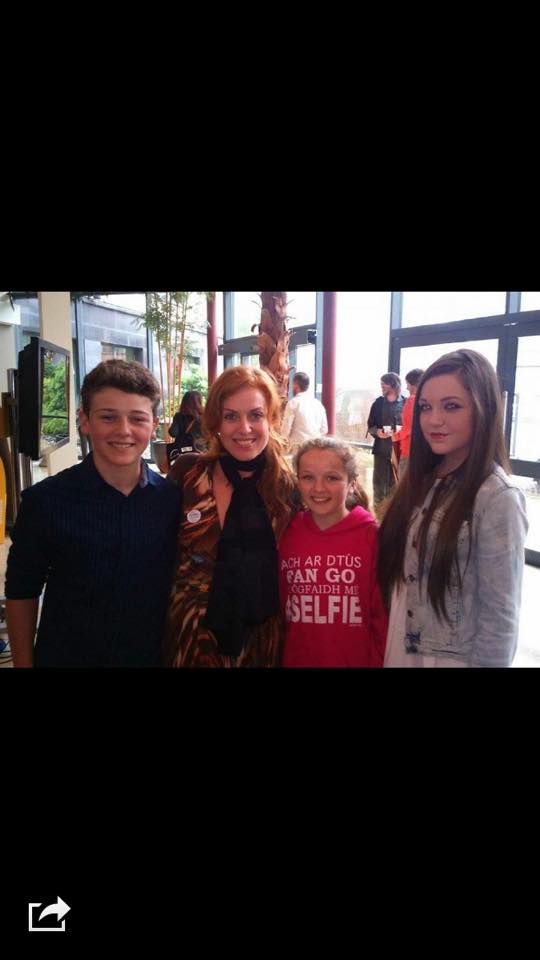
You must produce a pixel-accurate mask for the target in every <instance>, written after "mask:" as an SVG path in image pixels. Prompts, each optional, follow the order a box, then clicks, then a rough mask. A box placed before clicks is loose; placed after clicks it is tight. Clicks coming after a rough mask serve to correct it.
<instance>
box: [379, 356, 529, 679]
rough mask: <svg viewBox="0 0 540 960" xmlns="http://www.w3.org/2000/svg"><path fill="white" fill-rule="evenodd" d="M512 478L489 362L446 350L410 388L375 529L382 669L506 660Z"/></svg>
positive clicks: (516, 544)
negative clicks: (383, 630) (394, 482)
mask: <svg viewBox="0 0 540 960" xmlns="http://www.w3.org/2000/svg"><path fill="white" fill-rule="evenodd" d="M509 472H510V468H509V465H508V460H507V456H506V451H505V446H504V438H503V432H502V409H501V395H500V389H499V384H498V380H497V375H496V373H495V371H494V369H493V367H492V366H491V364H490V363H489V362H488V361H487V360H486V359H485V357H483V356H482V355H481V354H479V353H476V352H475V351H474V350H456V351H454V352H453V353H448V354H445V355H444V356H443V357H440V359H439V360H436V361H435V363H433V364H432V365H431V366H430V367H429V368H428V369H427V370H426V372H425V374H424V376H423V377H422V379H421V381H420V384H419V386H418V391H417V402H416V406H415V411H414V418H413V428H412V441H411V451H410V461H409V469H408V470H407V472H406V474H405V476H404V477H403V479H402V480H401V482H400V483H399V486H398V487H397V489H396V492H395V495H394V496H393V498H392V500H391V501H390V503H389V505H388V508H387V510H386V512H385V516H384V519H383V522H382V524H381V528H380V531H379V579H380V584H381V588H382V592H383V595H384V598H385V601H386V604H387V606H389V607H390V624H389V630H388V642H387V647H386V656H385V664H384V665H385V666H389V667H390V666H412V667H435V666H444V667H454V666H457V667H467V666H476V667H507V666H510V664H511V663H512V660H513V658H514V655H515V652H516V646H517V638H518V626H519V608H520V601H521V581H522V575H523V563H524V545H525V537H526V533H527V527H528V524H527V518H526V514H525V497H524V496H523V493H522V492H521V491H520V490H518V489H517V487H515V486H513V485H512V483H511V481H510V478H509Z"/></svg>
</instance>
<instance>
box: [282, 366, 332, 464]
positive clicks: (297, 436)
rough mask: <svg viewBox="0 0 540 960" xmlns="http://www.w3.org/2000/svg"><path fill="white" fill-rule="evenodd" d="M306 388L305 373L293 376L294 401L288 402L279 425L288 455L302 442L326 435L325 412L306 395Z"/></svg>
mask: <svg viewBox="0 0 540 960" xmlns="http://www.w3.org/2000/svg"><path fill="white" fill-rule="evenodd" d="M308 387H309V377H308V375H307V373H297V374H295V377H294V380H293V393H294V399H293V400H289V402H288V404H287V406H286V407H285V413H284V414H283V423H282V424H281V435H282V437H284V439H285V440H287V442H288V452H289V453H294V451H295V450H296V448H297V447H299V446H300V444H301V443H303V442H304V440H309V439H310V438H311V437H321V436H324V435H325V434H327V433H328V421H327V419H326V410H325V409H324V407H323V405H322V403H321V402H320V401H319V400H316V399H315V397H310V396H308V395H307V393H306V390H307V388H308Z"/></svg>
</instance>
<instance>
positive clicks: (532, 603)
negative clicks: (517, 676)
mask: <svg viewBox="0 0 540 960" xmlns="http://www.w3.org/2000/svg"><path fill="white" fill-rule="evenodd" d="M527 507H528V505H527ZM538 543H539V541H538V540H537V544H538ZM539 588H540V571H539V570H538V568H537V567H533V566H529V565H528V564H525V569H524V571H523V589H522V592H521V610H520V614H519V639H518V648H517V652H516V656H515V659H514V662H513V664H512V666H513V667H540V633H539V631H538V590H539Z"/></svg>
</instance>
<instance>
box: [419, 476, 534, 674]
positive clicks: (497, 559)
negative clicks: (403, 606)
mask: <svg viewBox="0 0 540 960" xmlns="http://www.w3.org/2000/svg"><path fill="white" fill-rule="evenodd" d="M442 482H443V481H441V480H436V481H435V483H434V485H433V486H432V487H431V489H430V491H429V493H428V495H427V497H426V499H425V501H424V503H423V504H422V505H421V506H420V507H418V508H417V509H416V510H415V512H414V513H413V516H412V518H411V523H410V526H409V532H408V536H407V548H406V553H405V564H404V572H405V581H406V589H407V619H406V637H405V644H406V649H407V653H410V654H412V655H414V654H415V653H419V654H427V655H431V656H440V657H450V658H456V659H458V660H465V661H466V662H467V663H468V664H469V665H470V666H473V667H508V666H510V664H511V663H512V660H513V658H514V655H515V652H516V647H517V639H518V628H519V609H520V603H521V581H522V576H523V564H524V559H525V554H524V547H525V537H526V535H527V529H528V521H527V516H526V512H525V497H524V495H523V493H522V492H521V490H519V489H518V488H517V487H515V486H513V484H512V481H511V478H510V477H509V476H508V475H507V474H506V473H505V472H504V470H503V469H502V468H501V467H499V466H498V465H496V464H494V468H493V472H492V473H491V474H490V476H489V477H488V478H487V480H485V481H484V483H483V484H482V486H481V487H480V489H479V491H478V493H477V495H476V499H475V502H474V508H473V513H472V518H471V521H466V522H465V523H464V524H463V525H462V527H461V530H460V532H459V536H458V549H457V553H458V561H459V569H460V571H461V574H462V589H461V590H460V589H459V582H458V576H457V571H455V570H454V571H453V572H452V576H451V582H450V588H449V589H447V591H446V597H445V601H446V610H447V613H448V616H449V620H450V622H448V621H446V620H445V619H444V618H442V619H441V620H439V619H438V617H437V615H436V613H435V611H434V610H433V607H432V606H431V603H430V601H429V598H428V597H427V575H426V573H425V572H424V577H423V579H422V585H421V588H420V585H419V580H418V551H417V549H416V546H415V544H416V538H417V534H418V529H419V526H420V523H421V520H422V512H423V511H425V510H426V509H427V508H428V506H429V504H430V502H431V499H432V497H433V495H434V492H435V490H436V488H437V486H438V485H439V484H440V483H442ZM443 512H444V504H443V505H442V507H441V509H436V510H435V511H434V514H433V518H432V522H431V523H430V527H429V530H428V536H427V541H426V558H425V566H424V571H428V570H429V565H430V562H431V557H432V554H433V547H434V542H435V535H436V532H437V531H438V528H439V525H440V523H441V519H442V516H443ZM469 537H471V538H472V540H471V549H470V555H469ZM467 558H468V562H467Z"/></svg>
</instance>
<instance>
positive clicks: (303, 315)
mask: <svg viewBox="0 0 540 960" xmlns="http://www.w3.org/2000/svg"><path fill="white" fill-rule="evenodd" d="M316 299H317V294H316V293H315V292H308V293H304V292H298V291H293V292H292V293H289V292H287V317H288V322H287V326H288V328H289V329H292V328H293V327H302V326H305V325H306V324H310V323H312V324H313V325H315V323H316V319H317V313H316ZM260 319H261V295H260V293H246V292H245V291H240V292H238V291H235V294H234V315H233V336H234V337H249V336H251V335H252V333H253V334H255V333H257V331H256V330H253V331H252V329H251V328H252V327H253V326H254V325H255V324H256V323H258V322H259V320H260Z"/></svg>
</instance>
